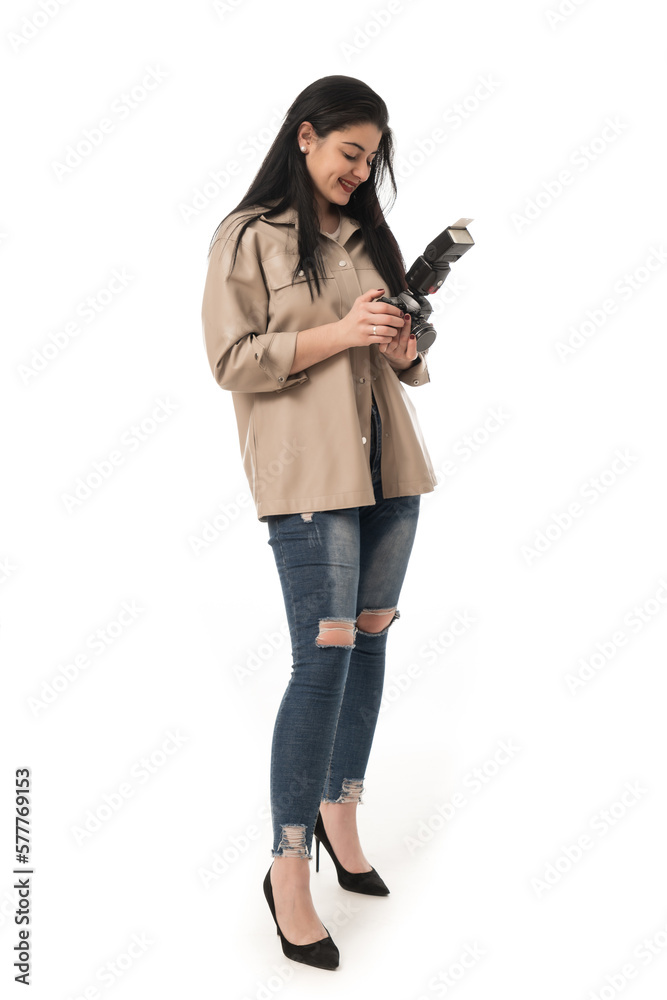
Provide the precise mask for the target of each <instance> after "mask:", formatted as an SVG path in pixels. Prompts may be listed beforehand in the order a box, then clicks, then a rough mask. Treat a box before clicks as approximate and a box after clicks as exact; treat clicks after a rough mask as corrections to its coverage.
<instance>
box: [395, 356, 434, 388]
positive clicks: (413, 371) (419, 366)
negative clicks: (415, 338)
mask: <svg viewBox="0 0 667 1000" xmlns="http://www.w3.org/2000/svg"><path fill="white" fill-rule="evenodd" d="M427 353H428V349H427V350H426V351H419V353H418V354H417V357H416V358H415V360H414V362H413V363H412V365H410V367H409V368H402V369H401V368H394V371H395V372H396V375H397V376H398V380H399V382H405V384H406V385H426V383H427V382H430V381H431V377H430V375H429V373H428V367H427V365H426V355H427Z"/></svg>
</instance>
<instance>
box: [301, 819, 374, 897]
mask: <svg viewBox="0 0 667 1000" xmlns="http://www.w3.org/2000/svg"><path fill="white" fill-rule="evenodd" d="M320 840H321V841H322V843H323V844H324V846H325V847H326V849H327V851H328V852H329V854H330V855H331V860H332V861H333V863H334V864H335V866H336V872H337V874H338V883H339V885H341V886H342V887H343V889H349V891H350V892H363V893H366V894H367V895H369V896H388V895H389V889H388V888H387V886H386V885H385V884H384V882H383V881H382V879H381V878H380V876H379V875H378V873H377V872H376V871H375V868H371V870H370V871H369V872H349V871H348V870H347V868H343V866H342V865H341V863H340V861H339V860H338V858H337V857H336V852H335V851H334V849H333V847H332V846H331V844H330V842H329V838H328V837H327V834H326V830H325V829H324V822H323V820H322V813H321V812H320V811H319V810H318V813H317V820H316V821H315V871H317V872H318V871H319V870H320Z"/></svg>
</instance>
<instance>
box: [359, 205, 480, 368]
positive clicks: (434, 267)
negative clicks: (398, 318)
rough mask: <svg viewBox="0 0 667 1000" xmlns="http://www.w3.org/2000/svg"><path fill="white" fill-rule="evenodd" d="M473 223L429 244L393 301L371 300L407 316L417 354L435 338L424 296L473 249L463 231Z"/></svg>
mask: <svg viewBox="0 0 667 1000" xmlns="http://www.w3.org/2000/svg"><path fill="white" fill-rule="evenodd" d="M472 221H473V220H472V219H459V220H458V222H455V223H454V224H453V225H451V226H448V227H447V229H445V230H443V232H441V233H440V235H439V236H437V237H436V238H435V239H434V240H433V242H432V243H429V245H428V246H427V247H426V249H425V250H424V252H423V254H422V255H421V257H417V260H416V261H415V262H414V264H413V265H412V267H411V268H410V270H409V271H408V272H407V274H406V275H405V279H406V281H407V284H408V287H407V290H406V291H404V292H400V293H399V294H398V295H395V296H392V297H389V296H387V295H382V296H380V298H377V299H374V300H373V301H374V302H388V303H389V305H391V306H398V308H399V309H402V310H403V312H408V313H410V316H411V317H412V319H411V323H412V329H411V333H414V335H415V337H416V338H417V350H418V351H425V350H427V349H428V348H429V347H430V346H431V344H432V343H433V342H434V340H435V338H436V336H437V334H436V332H435V330H434V329H433V327H432V326H431V324H430V323H429V322H428V318H429V316H430V315H431V313H432V312H433V306H432V305H431V304H430V302H428V300H427V299H426V296H427V295H433V293H434V292H437V290H438V289H439V288H440V286H441V285H442V284H443V282H444V281H445V280H446V278H447V276H448V275H449V272H450V269H451V268H450V265H451V264H453V263H454V261H456V260H458V259H459V257H462V256H463V254H464V253H465V252H466V250H469V249H470V247H471V246H474V245H475V241H474V240H473V238H472V236H471V235H470V233H469V232H468V230H467V228H466V227H467V226H468V224H469V223H470V222H472Z"/></svg>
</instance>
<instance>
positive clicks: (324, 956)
mask: <svg viewBox="0 0 667 1000" xmlns="http://www.w3.org/2000/svg"><path fill="white" fill-rule="evenodd" d="M272 867H273V864H272V865H271V868H272ZM271 868H269V870H268V872H267V873H266V876H265V878H264V887H263V888H264V895H265V896H266V901H267V903H268V904H269V909H270V910H271V914H272V916H273V919H274V920H275V921H276V933H277V934H278V936H279V937H280V941H281V944H282V946H283V954H284V955H285V957H286V958H291V959H292V961H294V962H301V963H302V965H313V966H315V968H317V969H337V968H338V965H339V959H340V955H339V952H338V948H337V947H336V945H335V944H334V942H333V940H332V937H331V934H329V931H328V930H327V928H326V927H325V928H324V929H325V931H327V936H326V937H325V938H320V940H319V941H313V942H312V944H292V942H291V941H288V940H287V938H286V937H285V935H284V934H283V932H282V931H281V929H280V926H279V924H278V921H277V919H276V904H275V901H274V899H273V886H272V885H271Z"/></svg>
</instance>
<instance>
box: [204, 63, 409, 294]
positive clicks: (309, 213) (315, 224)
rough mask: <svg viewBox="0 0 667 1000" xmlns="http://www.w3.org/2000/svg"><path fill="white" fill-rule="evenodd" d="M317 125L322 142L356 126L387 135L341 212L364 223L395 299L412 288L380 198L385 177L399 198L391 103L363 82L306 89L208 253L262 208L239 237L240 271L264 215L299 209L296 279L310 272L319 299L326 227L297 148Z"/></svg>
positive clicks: (333, 81)
mask: <svg viewBox="0 0 667 1000" xmlns="http://www.w3.org/2000/svg"><path fill="white" fill-rule="evenodd" d="M304 121H308V122H311V124H312V126H313V129H314V131H315V133H316V135H317V137H318V138H319V139H324V138H326V136H328V135H329V133H330V132H335V131H345V130H346V129H348V128H350V127H351V126H353V125H362V124H367V123H370V124H372V125H375V127H376V128H377V129H378V131H380V132H381V133H382V139H381V141H380V144H379V146H378V152H377V154H376V155H375V157H374V158H373V164H372V167H371V171H370V174H369V176H368V179H367V180H366V181H365V182H364V183H363V184H360V185H359V186H358V187H357V188H356V189H355V190H354V192H353V193H352V194H351V195H350V198H349V200H348V203H347V206H345V207H343V206H340V209H341V213H342V214H347V215H349V216H351V217H352V218H353V219H356V220H357V221H358V222H359V225H360V228H361V232H362V235H363V239H364V242H365V246H366V250H367V252H368V254H369V256H370V258H371V260H372V262H373V266H374V267H375V269H376V270H377V271H378V273H379V274H380V275H381V276H382V279H383V281H385V282H388V283H389V286H390V288H391V292H392V294H394V295H396V294H398V292H400V291H403V289H404V288H405V287H406V280H405V261H404V259H403V256H402V254H401V251H400V248H399V246H398V243H397V242H396V238H395V236H394V234H393V233H392V231H391V229H390V228H389V226H388V225H387V223H386V221H385V218H384V209H383V208H381V206H380V202H379V199H378V191H379V190H381V189H382V185H383V183H384V180H385V177H386V175H388V176H389V183H390V186H391V190H392V192H393V197H392V200H391V203H390V205H389V207H390V208H391V206H392V205H393V204H394V201H395V199H396V180H395V178H394V171H393V157H394V145H393V134H392V131H391V129H390V128H389V125H388V121H389V114H388V111H387V106H386V104H385V103H384V101H383V100H382V98H381V97H379V96H378V94H376V93H375V91H374V90H371V88H370V87H369V86H368V84H366V83H364V82H363V81H362V80H356V79H355V78H354V77H351V76H324V77H322V78H321V79H320V80H315V82H314V83H311V84H310V85H309V86H308V87H306V89H305V90H302V91H301V93H300V94H299V95H298V97H297V98H296V99H295V100H294V102H293V103H292V106H291V107H290V109H289V111H288V112H287V114H286V115H285V118H284V121H283V124H282V126H281V128H280V131H279V132H278V134H277V136H276V137H275V139H274V140H273V143H272V144H271V148H270V149H269V151H268V153H267V154H266V156H265V158H264V162H263V163H262V165H261V167H260V168H259V170H258V171H257V174H256V176H255V179H254V181H253V182H252V184H251V185H250V187H249V188H248V190H247V191H246V193H245V195H244V197H243V198H242V199H241V201H240V202H239V204H238V205H237V206H236V208H234V209H232V211H231V212H229V213H228V215H226V216H225V218H224V219H223V220H222V222H221V223H220V225H219V226H218V227H217V229H216V231H215V233H214V234H213V237H212V239H211V244H210V246H209V251H208V254H209V256H210V254H211V250H212V249H213V244H214V243H215V241H216V239H217V234H218V231H219V230H220V227H221V226H222V225H223V223H224V222H225V221H226V219H228V218H229V216H230V215H233V214H234V213H236V212H244V211H245V210H246V209H249V208H251V209H252V208H254V209H257V208H258V207H259V211H257V212H255V213H254V214H250V215H249V216H248V219H247V221H246V222H245V223H244V224H243V225H242V228H241V230H240V232H239V234H238V237H237V239H236V245H235V248H234V256H233V259H232V264H231V267H230V269H229V273H230V274H231V272H232V271H233V269H234V264H235V263H236V256H237V253H238V247H239V243H240V241H241V238H242V236H243V233H244V232H245V230H246V229H247V227H248V226H249V225H250V223H251V222H252V221H253V220H254V219H257V218H259V216H260V215H262V214H266V216H267V218H269V217H270V216H271V215H275V214H278V213H280V212H283V211H284V210H285V209H286V208H289V207H294V208H296V210H297V212H298V217H299V228H298V234H299V235H298V261H297V263H296V266H295V268H294V275H296V274H297V272H298V271H299V270H301V269H303V270H304V271H305V274H306V280H307V282H308V288H309V290H310V297H311V301H312V299H313V298H314V296H313V288H312V280H314V282H315V287H316V289H317V294H318V295H319V294H320V281H319V278H320V277H322V278H324V277H326V272H325V269H324V261H323V258H322V251H321V247H320V239H319V237H320V227H319V220H318V215H317V203H316V200H315V193H314V186H313V182H312V180H311V177H310V174H309V172H308V168H307V167H306V163H305V157H304V156H303V155H302V154H300V152H299V147H298V145H297V133H298V130H299V126H300V125H301V123H302V122H304ZM276 199H278V204H277V205H273V206H270V207H269V210H268V211H267V203H268V202H273V201H275V200H276Z"/></svg>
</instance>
